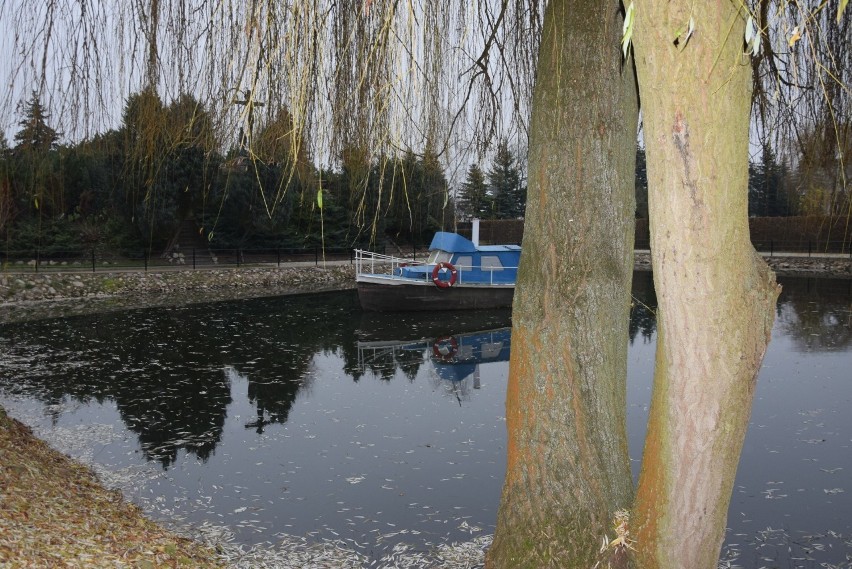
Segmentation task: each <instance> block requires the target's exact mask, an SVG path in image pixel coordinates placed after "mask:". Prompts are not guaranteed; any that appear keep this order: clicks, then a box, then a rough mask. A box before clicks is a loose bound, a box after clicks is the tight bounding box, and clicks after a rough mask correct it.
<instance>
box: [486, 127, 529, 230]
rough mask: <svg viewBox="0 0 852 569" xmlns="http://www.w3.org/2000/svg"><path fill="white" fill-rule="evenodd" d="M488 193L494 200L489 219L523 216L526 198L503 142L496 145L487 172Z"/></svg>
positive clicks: (507, 148) (510, 153)
mask: <svg viewBox="0 0 852 569" xmlns="http://www.w3.org/2000/svg"><path fill="white" fill-rule="evenodd" d="M488 192H489V194H490V196H491V198H492V199H493V200H494V201H493V206H494V209H493V215H492V216H490V217H492V218H494V219H516V218H518V217H521V216H522V215H523V214H524V202H525V201H526V196H525V195H524V192H523V190H522V188H521V175H520V172H519V171H518V167H517V164H516V163H515V156H514V155H513V154H512V151H511V150H509V145H508V143H507V142H506V141H505V140H502V141H501V142H500V144H498V145H497V154H496V155H495V156H494V164H493V166H492V167H491V170H489V171H488Z"/></svg>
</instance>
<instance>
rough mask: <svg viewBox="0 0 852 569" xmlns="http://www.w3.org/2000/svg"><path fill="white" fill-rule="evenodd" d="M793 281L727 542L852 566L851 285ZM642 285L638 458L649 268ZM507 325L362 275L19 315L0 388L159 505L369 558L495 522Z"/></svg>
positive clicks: (5, 337) (754, 563) (47, 429)
mask: <svg viewBox="0 0 852 569" xmlns="http://www.w3.org/2000/svg"><path fill="white" fill-rule="evenodd" d="M783 284H784V286H785V289H784V294H783V296H782V298H781V300H780V302H779V307H778V315H777V322H776V325H775V329H774V331H773V340H772V343H771V345H770V348H769V352H768V353H767V355H766V359H765V362H764V368H763V371H762V372H761V375H760V378H759V382H758V389H757V394H756V397H755V403H754V409H753V413H752V422H751V425H750V429H749V432H748V435H747V439H746V443H745V448H744V452H743V457H742V460H741V464H740V468H739V472H738V476H737V481H736V487H735V490H734V494H733V498H732V501H731V508H730V512H729V526H730V530H729V534H728V538H727V541H726V545H725V548H724V550H723V558H724V559H726V560H728V561H730V563H731V564H732V565H739V566H743V567H755V568H756V567H763V566H765V567H832V566H836V567H851V566H852V561H850V560H852V484H850V481H852V321H851V320H850V319H852V285H850V281H832V280H801V279H799V280H795V279H785V280H784V281H783ZM634 296H635V297H636V299H637V302H636V308H635V309H634V313H633V317H632V320H631V345H630V352H629V358H630V361H629V381H628V404H629V409H628V428H629V432H630V445H631V456H632V457H633V462H634V472H635V473H638V469H639V459H640V458H641V451H642V438H643V436H644V429H645V421H646V419H647V406H648V402H649V401H650V389H651V377H652V373H653V357H654V349H655V337H656V329H655V322H654V318H653V313H652V312H651V311H650V310H649V309H648V307H653V306H654V303H655V301H654V296H653V290H652V287H651V284H650V275H647V274H642V273H638V274H637V275H636V286H635V287H634ZM508 326H510V320H509V314H508V313H507V312H504V311H496V312H486V313H477V314H459V315H437V316H435V317H428V316H424V315H422V314H393V315H376V314H364V313H361V312H360V311H359V310H358V308H357V300H356V298H355V296H354V294H353V293H349V292H347V293H334V294H321V295H311V296H298V297H284V298H276V299H257V300H247V301H238V302H225V303H215V304H201V305H193V306H187V307H181V308H172V309H147V310H135V311H127V312H121V313H113V314H104V315H97V316H85V317H74V318H65V319H56V320H44V321H38V322H31V323H26V324H15V325H6V326H3V328H2V330H0V404H2V405H3V406H4V407H5V408H6V409H7V410H8V411H9V413H10V414H11V415H12V416H14V417H16V418H19V419H20V420H22V421H24V422H26V423H28V424H30V425H31V426H32V427H33V428H34V429H35V430H36V432H37V433H38V434H39V435H40V436H42V437H43V438H45V439H47V440H49V441H50V442H51V443H52V444H54V445H55V446H57V447H58V448H60V449H61V450H63V451H65V452H68V453H69V454H71V455H72V456H75V457H78V458H81V459H83V460H85V461H87V462H90V463H92V464H93V465H94V466H95V468H96V470H97V471H98V472H99V474H100V475H101V476H102V477H103V478H104V479H105V481H106V482H107V483H109V484H113V485H117V486H119V487H121V488H122V489H123V490H124V491H125V493H126V494H127V495H128V496H129V497H130V498H131V499H132V500H134V501H135V502H137V503H139V504H140V505H142V506H143V507H144V508H145V509H146V510H148V511H149V512H150V513H151V515H152V516H153V517H156V518H159V519H163V520H168V521H171V522H175V521H176V522H180V523H190V524H195V525H199V524H212V525H219V526H225V527H227V528H229V529H230V530H231V531H232V532H233V533H234V536H235V539H236V540H237V541H239V542H241V543H245V544H247V545H255V544H265V543H272V544H274V543H275V542H276V541H277V540H278V539H280V536H281V534H288V535H294V536H306V537H307V538H308V539H309V540H316V541H319V540H324V539H334V540H341V542H345V543H346V544H347V546H348V547H352V548H354V549H356V550H358V551H359V552H360V553H362V554H364V555H367V556H369V557H379V556H381V555H382V554H383V552H386V551H388V550H389V549H391V548H393V547H394V545H396V544H398V543H400V542H404V543H406V544H410V545H412V546H413V547H414V548H415V549H420V550H423V551H428V550H430V549H432V548H433V547H434V546H435V545H437V544H440V543H445V542H461V541H467V540H471V539H473V538H475V537H477V536H481V535H486V534H490V533H492V532H493V530H494V523H495V518H496V508H497V504H498V502H499V497H500V489H501V485H502V479H503V475H504V470H505V439H506V434H505V419H504V408H503V403H504V398H505V386H506V379H507V374H508V364H507V362H508V354H509V344H510V334H509V330H508ZM825 564H828V565H825Z"/></svg>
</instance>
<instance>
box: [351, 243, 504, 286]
mask: <svg viewBox="0 0 852 569" xmlns="http://www.w3.org/2000/svg"><path fill="white" fill-rule="evenodd" d="M427 264H429V263H427V262H425V261H417V260H414V259H406V258H403V257H394V256H392V255H384V254H382V253H374V252H372V251H363V250H361V249H355V276H356V278H357V277H359V276H361V275H387V276H390V277H394V276H395V275H398V274H399V271H397V270H396V269H399V268H400V267H412V266H418V265H427ZM455 268H456V270H458V279H457V281H456V282H457V283H458V284H462V283H464V277H465V272H469V271H472V270H473V267H472V266H470V265H455ZM517 269H518V268H517V267H500V268H494V269H490V268H485V269H480V271H481V272H487V273H488V274H489V279H488V280H489V284H490V285H494V284H495V282H494V274H495V273H497V272H500V271H505V270H517ZM398 278H402V277H398ZM476 282H477V283H481V282H482V281H480V280H477V281H476ZM501 284H508V283H501Z"/></svg>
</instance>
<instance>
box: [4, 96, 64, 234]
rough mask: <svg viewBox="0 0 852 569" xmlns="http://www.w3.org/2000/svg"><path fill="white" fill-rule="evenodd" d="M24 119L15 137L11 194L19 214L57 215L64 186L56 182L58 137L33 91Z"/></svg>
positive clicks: (61, 201) (60, 211)
mask: <svg viewBox="0 0 852 569" xmlns="http://www.w3.org/2000/svg"><path fill="white" fill-rule="evenodd" d="M23 115H24V116H23V119H22V120H21V122H20V123H18V124H19V126H20V127H21V130H19V131H18V132H17V133H16V134H15V138H14V141H15V147H14V149H13V153H12V154H13V158H14V164H13V174H12V187H13V190H12V193H13V195H14V198H13V199H14V200H15V201H16V202H17V205H18V210H19V213H22V214H25V215H26V214H27V213H33V214H35V213H37V214H38V217H39V218H40V217H41V216H42V214H45V213H47V214H48V215H49V216H60V215H61V214H62V213H64V211H63V207H62V203H63V196H62V192H63V185H62V183H61V181H60V180H59V176H58V173H59V165H58V162H59V160H58V156H57V148H58V141H59V134H58V133H57V132H56V130H55V129H53V128H52V127H51V126H49V125H48V120H49V119H50V116H49V115H48V113H47V110H46V109H45V108H44V106H43V105H42V104H41V101H40V100H39V98H38V95H37V94H36V93H35V92H33V94H32V97H31V98H30V100H29V101H28V102H27V103H26V104H25V105H24V110H23Z"/></svg>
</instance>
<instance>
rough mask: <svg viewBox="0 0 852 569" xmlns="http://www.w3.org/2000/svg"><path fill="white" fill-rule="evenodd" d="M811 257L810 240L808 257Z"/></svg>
mask: <svg viewBox="0 0 852 569" xmlns="http://www.w3.org/2000/svg"><path fill="white" fill-rule="evenodd" d="M810 256H811V242H810V240H809V241H808V257H810Z"/></svg>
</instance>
